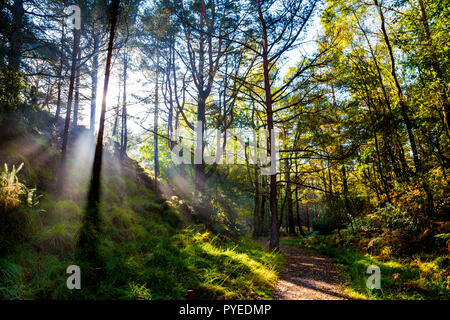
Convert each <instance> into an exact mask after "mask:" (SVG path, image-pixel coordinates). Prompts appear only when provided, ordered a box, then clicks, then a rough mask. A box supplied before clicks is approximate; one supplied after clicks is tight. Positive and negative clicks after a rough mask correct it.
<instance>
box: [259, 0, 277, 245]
mask: <svg viewBox="0 0 450 320" xmlns="http://www.w3.org/2000/svg"><path fill="white" fill-rule="evenodd" d="M256 5H257V7H258V16H259V22H260V24H261V28H262V33H263V34H262V37H263V53H262V58H263V75H264V91H265V100H266V101H265V102H266V109H267V129H268V131H269V135H268V136H269V137H268V144H267V145H268V146H269V148H268V150H269V156H270V158H271V161H272V160H273V159H272V158H274V157H272V156H273V155H272V152H271V150H272V148H273V149H274V146H272V143H271V142H272V134H273V111H272V92H271V85H270V78H269V57H268V54H269V52H268V50H269V48H268V37H267V28H266V22H265V20H264V17H263V13H262V9H261V4H260V0H256ZM269 207H270V214H271V226H270V244H269V247H270V249H279V246H280V227H279V225H278V217H277V175H276V174H272V175H270V195H269Z"/></svg>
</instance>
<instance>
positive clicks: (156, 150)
mask: <svg viewBox="0 0 450 320" xmlns="http://www.w3.org/2000/svg"><path fill="white" fill-rule="evenodd" d="M155 72H156V74H155V115H154V117H153V130H154V133H153V138H154V140H155V143H154V144H155V145H154V147H153V151H154V158H155V189H156V190H157V189H158V177H159V145H158V117H159V115H158V113H159V50H156V70H155Z"/></svg>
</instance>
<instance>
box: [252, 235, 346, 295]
mask: <svg viewBox="0 0 450 320" xmlns="http://www.w3.org/2000/svg"><path fill="white" fill-rule="evenodd" d="M256 242H258V243H259V244H261V245H263V246H265V247H268V241H265V240H257V241H256ZM280 249H281V251H283V253H284V254H285V256H286V266H285V270H284V272H283V273H282V274H281V277H280V279H279V280H278V282H277V284H276V285H275V294H274V297H275V299H276V300H347V299H350V297H349V296H348V295H347V294H346V293H345V292H344V291H345V285H344V283H345V281H344V280H343V279H342V277H341V276H340V275H339V274H338V272H337V270H336V268H335V267H334V266H333V264H332V263H331V262H330V261H329V259H327V258H326V257H324V256H321V255H318V254H315V253H311V252H306V251H303V250H301V249H298V248H294V247H290V246H287V245H283V244H280Z"/></svg>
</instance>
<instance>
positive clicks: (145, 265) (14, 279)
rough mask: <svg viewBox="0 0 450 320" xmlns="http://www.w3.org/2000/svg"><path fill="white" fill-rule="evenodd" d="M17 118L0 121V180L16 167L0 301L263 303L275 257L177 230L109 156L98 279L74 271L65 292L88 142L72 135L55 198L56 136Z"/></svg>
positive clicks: (278, 259)
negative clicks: (75, 277)
mask: <svg viewBox="0 0 450 320" xmlns="http://www.w3.org/2000/svg"><path fill="white" fill-rule="evenodd" d="M19 117H20V119H23V118H22V116H17V118H4V119H3V120H1V121H0V122H1V125H0V128H1V129H0V163H1V165H2V166H3V164H4V163H6V164H8V168H4V169H3V170H2V174H3V175H4V176H7V175H8V174H9V176H10V175H11V169H12V166H13V165H14V166H15V168H18V167H19V166H20V165H21V163H23V168H22V169H21V170H20V171H19V172H17V173H16V174H13V175H15V176H17V178H18V181H17V183H16V184H15V186H16V187H17V190H16V191H17V194H16V196H17V197H16V198H17V201H15V202H14V203H13V204H12V205H9V204H8V199H9V198H10V197H11V196H12V195H11V194H10V195H8V196H5V192H6V191H5V190H9V189H8V188H9V187H10V186H8V185H7V183H6V182H4V183H3V185H1V186H0V187H1V189H0V190H2V192H3V196H0V219H1V221H0V225H1V226H2V227H1V228H2V230H1V231H2V232H1V235H0V240H1V241H0V243H1V245H0V253H1V256H0V298H2V299H184V298H186V297H187V293H188V290H193V295H194V298H195V299H197V298H198V299H200V298H203V299H232V298H234V299H241V298H250V299H260V298H271V297H272V293H271V285H272V284H273V283H274V282H275V281H276V279H277V275H278V272H279V270H280V269H281V265H282V256H281V255H280V254H275V253H271V252H269V251H267V250H265V249H263V248H262V247H260V246H259V245H257V244H254V243H252V242H250V241H248V240H245V239H231V238H226V237H219V236H217V235H214V234H212V233H211V232H210V231H208V230H207V229H206V228H205V227H204V226H202V225H189V224H187V223H186V222H185V221H187V220H186V219H183V214H181V213H180V210H178V209H177V206H176V203H175V204H174V203H170V202H168V201H166V200H165V199H164V197H162V196H161V195H160V194H158V193H157V192H155V190H154V189H153V180H152V179H151V177H149V176H148V175H147V174H146V173H145V170H144V169H143V168H141V167H140V166H139V165H138V163H137V162H136V161H134V160H132V159H130V158H128V157H126V158H125V159H123V160H119V158H118V157H116V155H115V153H114V151H113V150H109V151H108V150H106V151H105V153H104V158H103V159H104V160H103V161H104V163H103V168H104V170H103V172H102V203H101V208H102V210H101V211H102V237H101V246H100V251H101V252H100V255H101V256H102V258H103V260H104V266H103V267H102V270H101V275H102V277H100V278H99V279H98V281H97V282H96V284H95V286H93V287H84V286H83V268H82V289H81V290H69V289H67V287H66V280H67V277H68V275H67V274H66V269H67V267H68V266H69V265H72V264H77V263H78V262H77V261H76V251H77V236H78V232H79V229H80V227H81V223H82V217H83V214H84V206H85V202H86V194H87V188H88V181H89V177H90V170H91V165H92V159H93V148H94V145H93V142H92V140H93V139H92V137H91V135H90V133H89V131H88V130H87V129H86V128H84V127H76V128H75V129H74V130H72V133H71V136H70V138H69V141H70V144H69V149H68V150H69V155H68V160H67V163H66V165H65V166H64V168H63V169H62V170H64V171H63V172H61V174H63V177H64V184H63V187H62V188H61V189H60V190H55V185H56V178H57V176H58V166H59V150H60V141H59V139H57V138H56V137H58V133H59V130H60V129H59V127H58V126H55V125H52V121H51V117H50V115H48V114H47V113H45V112H38V113H35V112H32V113H30V114H29V115H27V116H26V119H27V120H25V121H20V122H19V121H18V120H17V119H19ZM111 145H114V144H111ZM32 187H33V188H34V187H35V188H36V190H35V191H34V193H33V192H32V191H31V192H30V191H29V189H30V188H32ZM4 191H5V192H4ZM0 194H2V193H0ZM33 194H34V195H33ZM36 195H38V197H36ZM8 197H9V198H8ZM27 197H31V198H32V201H31V202H32V203H31V202H30V201H27V200H28V199H27Z"/></svg>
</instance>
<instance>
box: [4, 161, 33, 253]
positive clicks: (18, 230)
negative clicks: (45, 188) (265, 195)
mask: <svg viewBox="0 0 450 320" xmlns="http://www.w3.org/2000/svg"><path fill="white" fill-rule="evenodd" d="M22 167H23V164H21V165H20V166H19V167H18V168H16V167H15V166H14V165H13V166H12V169H11V171H10V170H9V168H8V165H7V164H5V167H4V170H2V171H1V172H0V251H3V250H6V249H8V248H9V247H10V246H11V245H12V244H14V243H17V242H18V241H23V240H24V239H26V238H27V237H28V236H29V235H30V233H31V232H30V231H31V230H32V228H33V225H34V215H33V212H31V211H30V208H32V207H34V206H36V205H37V203H38V198H39V197H37V196H36V194H35V191H36V190H35V189H30V188H28V187H27V186H26V185H24V184H23V183H21V182H20V181H19V178H18V177H17V173H18V172H19V171H20V170H21V169H22Z"/></svg>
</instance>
